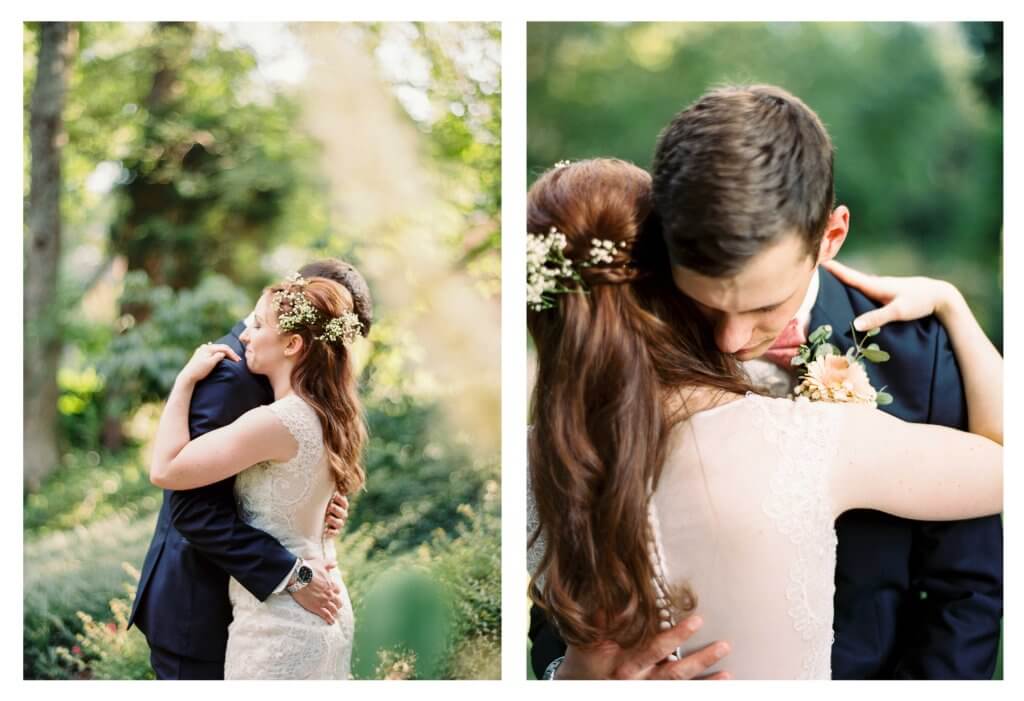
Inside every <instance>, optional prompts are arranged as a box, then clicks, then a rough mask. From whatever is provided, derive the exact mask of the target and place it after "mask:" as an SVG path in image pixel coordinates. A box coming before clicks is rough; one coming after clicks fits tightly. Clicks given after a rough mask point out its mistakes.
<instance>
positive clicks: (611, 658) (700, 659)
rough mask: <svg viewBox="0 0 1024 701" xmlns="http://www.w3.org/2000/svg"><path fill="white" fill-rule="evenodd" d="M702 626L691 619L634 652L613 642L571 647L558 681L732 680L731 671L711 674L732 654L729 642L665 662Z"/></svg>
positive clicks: (709, 646) (561, 667)
mask: <svg viewBox="0 0 1024 701" xmlns="http://www.w3.org/2000/svg"><path fill="white" fill-rule="evenodd" d="M702 623H703V622H702V621H701V620H700V618H699V617H698V616H690V617H689V618H687V619H685V620H683V621H680V622H679V623H677V624H676V625H675V626H673V627H672V628H669V629H668V630H666V631H664V632H663V633H659V634H658V635H657V636H656V637H655V638H654V640H652V641H651V643H650V644H649V645H647V646H646V647H643V648H634V649H632V650H625V649H623V648H622V647H620V646H619V645H617V644H616V643H613V642H610V641H606V642H603V643H598V644H597V645H593V646H591V647H587V648H579V647H575V646H573V645H570V646H569V647H568V648H567V649H566V651H565V660H564V661H563V662H562V664H561V665H560V666H559V667H558V670H557V671H556V673H555V679H709V680H719V679H729V678H730V677H729V673H728V672H715V673H711V674H709V673H708V669H710V668H711V667H712V666H714V664H715V663H716V662H718V661H719V660H721V659H722V658H723V657H725V656H726V655H728V654H729V644H728V643H726V642H722V641H719V642H715V643H711V644H710V645H707V646H705V647H703V648H701V649H700V650H697V651H696V652H693V653H690V654H689V655H687V656H686V657H682V658H680V659H678V660H676V661H674V662H667V661H665V658H666V657H668V656H669V655H670V654H672V653H674V652H675V650H676V649H677V648H678V647H680V646H681V645H682V644H683V643H684V642H686V641H687V640H688V639H689V638H690V636H691V635H693V634H694V633H695V632H696V631H697V630H698V629H699V628H700V626H701V624H702Z"/></svg>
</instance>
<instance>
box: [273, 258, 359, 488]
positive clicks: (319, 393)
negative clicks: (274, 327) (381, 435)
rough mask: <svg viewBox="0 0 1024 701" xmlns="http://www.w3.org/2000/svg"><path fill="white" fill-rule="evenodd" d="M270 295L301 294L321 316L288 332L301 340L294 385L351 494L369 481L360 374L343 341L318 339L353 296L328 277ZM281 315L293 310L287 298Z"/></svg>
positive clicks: (283, 286) (346, 309) (340, 485)
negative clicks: (358, 382)
mask: <svg viewBox="0 0 1024 701" xmlns="http://www.w3.org/2000/svg"><path fill="white" fill-rule="evenodd" d="M266 292H267V293H269V294H270V295H271V299H273V295H274V294H275V293H277V292H288V293H302V294H304V295H305V296H306V299H307V300H309V301H310V302H311V303H312V305H313V307H315V308H316V310H317V312H318V313H319V315H318V316H319V322H318V323H316V324H312V325H304V326H302V327H301V328H298V329H294V330H292V331H288V332H287V333H294V334H298V335H299V336H301V337H302V350H301V351H299V357H298V358H297V359H296V363H295V367H294V368H292V375H291V383H292V387H293V388H294V389H295V391H296V392H297V393H298V394H300V395H301V396H302V398H303V399H305V400H306V402H308V403H309V405H310V406H311V407H313V410H314V411H315V412H316V414H317V416H318V417H319V419H320V426H321V427H322V428H323V434H324V444H325V448H326V450H327V464H328V466H329V467H330V469H331V472H332V473H333V475H334V481H335V483H336V484H337V486H338V491H339V492H340V493H342V494H352V493H354V492H356V491H357V490H358V489H359V488H360V487H362V486H363V483H364V482H365V481H366V473H365V471H364V470H363V465H362V456H363V446H364V445H365V444H366V424H365V422H364V420H363V408H362V404H361V403H360V401H359V393H358V391H357V388H356V378H355V371H354V369H353V368H352V359H351V356H350V354H349V351H348V348H346V347H345V345H344V344H343V343H342V342H341V341H340V340H338V341H324V340H317V339H316V338H314V337H315V336H321V335H323V332H324V328H323V327H324V324H325V323H326V322H327V321H328V320H330V319H334V318H337V317H339V316H341V315H342V314H344V313H345V312H349V311H352V306H353V304H352V295H351V293H349V291H348V289H347V288H345V287H344V286H343V285H341V284H339V283H337V282H335V281H334V280H329V279H328V278H323V277H310V278H306V283H305V284H304V285H300V284H295V283H292V282H288V281H285V282H281V283H279V284H277V285H274V286H272V287H268V288H267V289H266ZM281 311H283V312H288V311H291V306H290V304H289V303H288V302H287V297H286V298H285V300H284V301H283V303H282V305H281Z"/></svg>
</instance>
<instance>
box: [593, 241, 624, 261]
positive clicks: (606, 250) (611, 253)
mask: <svg viewBox="0 0 1024 701" xmlns="http://www.w3.org/2000/svg"><path fill="white" fill-rule="evenodd" d="M625 247H626V242H625V241H619V244H618V248H620V249H623V248H625ZM615 248H616V245H615V242H614V241H609V240H608V239H590V260H589V261H587V262H586V263H584V264H583V265H588V264H589V265H602V264H607V263H614V262H615Z"/></svg>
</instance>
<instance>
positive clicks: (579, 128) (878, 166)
mask: <svg viewBox="0 0 1024 701" xmlns="http://www.w3.org/2000/svg"><path fill="white" fill-rule="evenodd" d="M527 42H528V49H527V105H528V107H527V126H528V132H527V133H528V139H527V152H528V173H529V178H530V181H531V182H532V181H533V179H535V178H536V177H537V176H538V175H539V174H540V173H542V172H543V171H544V170H546V169H547V168H550V167H551V166H552V165H553V164H555V163H556V162H557V161H560V160H563V159H568V160H576V159H581V158H587V157H591V156H617V157H619V158H623V159H626V160H629V161H632V162H634V163H636V164H637V165H640V166H642V167H644V168H648V167H650V163H651V159H652V156H653V153H654V144H655V140H656V138H657V136H658V133H659V132H660V131H661V129H662V128H663V127H665V126H666V125H667V124H668V122H669V121H670V120H671V119H672V117H673V116H674V115H675V114H676V113H677V112H679V111H680V110H681V109H683V108H684V107H686V106H687V105H688V104H690V103H691V102H693V101H694V100H695V99H696V98H697V97H699V96H700V95H701V94H702V93H704V92H705V91H706V90H707V89H708V88H710V87H712V86H715V85H718V84H722V83H753V82H760V83H773V84H777V85H780V86H782V87H783V88H785V89H787V90H789V91H790V92H792V93H794V94H795V95H797V96H799V97H800V98H801V99H803V100H804V101H805V102H806V103H807V104H808V105H809V106H810V107H811V108H812V109H814V110H815V111H816V112H817V113H818V114H819V115H820V116H821V118H822V120H823V121H824V123H825V125H826V127H827V128H828V130H829V133H830V134H831V136H832V139H833V142H834V144H835V149H836V169H835V179H836V196H837V201H838V202H839V203H841V204H846V205H847V206H848V207H849V208H850V211H851V217H850V220H851V228H850V236H849V238H848V240H847V242H846V244H845V245H844V247H843V251H842V254H841V259H842V260H843V261H844V262H847V263H849V264H851V265H854V266H856V267H860V268H862V269H864V270H867V271H870V272H877V273H881V274H892V275H904V274H915V275H928V276H931V277H938V278H942V279H946V280H950V281H951V282H953V283H955V284H956V285H957V286H958V287H959V288H960V289H961V290H962V291H963V293H964V295H965V296H966V297H967V299H968V301H969V302H970V303H971V306H972V308H973V309H974V311H975V313H976V314H977V315H978V318H979V320H980V321H981V323H982V325H983V327H984V328H985V330H986V331H987V333H988V335H989V337H990V338H992V339H993V341H994V342H995V344H996V345H997V347H999V348H1000V349H1001V348H1002V338H1003V332H1002V327H1003V302H1002V241H1001V237H1002V226H1003V224H1002V211H1003V194H1002V188H1003V181H1002V171H1003V163H1002V70H1003V66H1002V25H1001V24H1000V23H960V24H954V23H938V24H915V23H878V24H865V23H852V22H851V23H746V22H730V23H720V24H718V23H636V24H611V23H606V24H596V23H530V24H529V27H528V31H527Z"/></svg>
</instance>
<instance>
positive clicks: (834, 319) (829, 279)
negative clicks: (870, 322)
mask: <svg viewBox="0 0 1024 701" xmlns="http://www.w3.org/2000/svg"><path fill="white" fill-rule="evenodd" d="M818 275H819V286H818V299H817V300H815V302H814V306H813V307H811V324H810V329H808V334H810V333H811V332H812V331H814V330H815V329H816V328H818V327H819V326H823V325H824V324H828V325H829V326H831V327H832V338H831V340H830V342H831V343H832V345H834V346H835V347H836V348H838V349H839V352H840V353H845V352H846V349H847V348H850V347H852V346H853V335H852V333H853V331H852V329H851V328H850V322H852V321H853V318H854V316H856V315H855V314H854V313H853V307H852V306H851V305H850V297H849V295H847V294H846V288H845V287H843V285H842V283H841V282H839V280H838V279H836V276H835V275H833V274H832V273H830V272H829V271H828V270H826V269H825V268H822V267H819V268H818Z"/></svg>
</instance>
